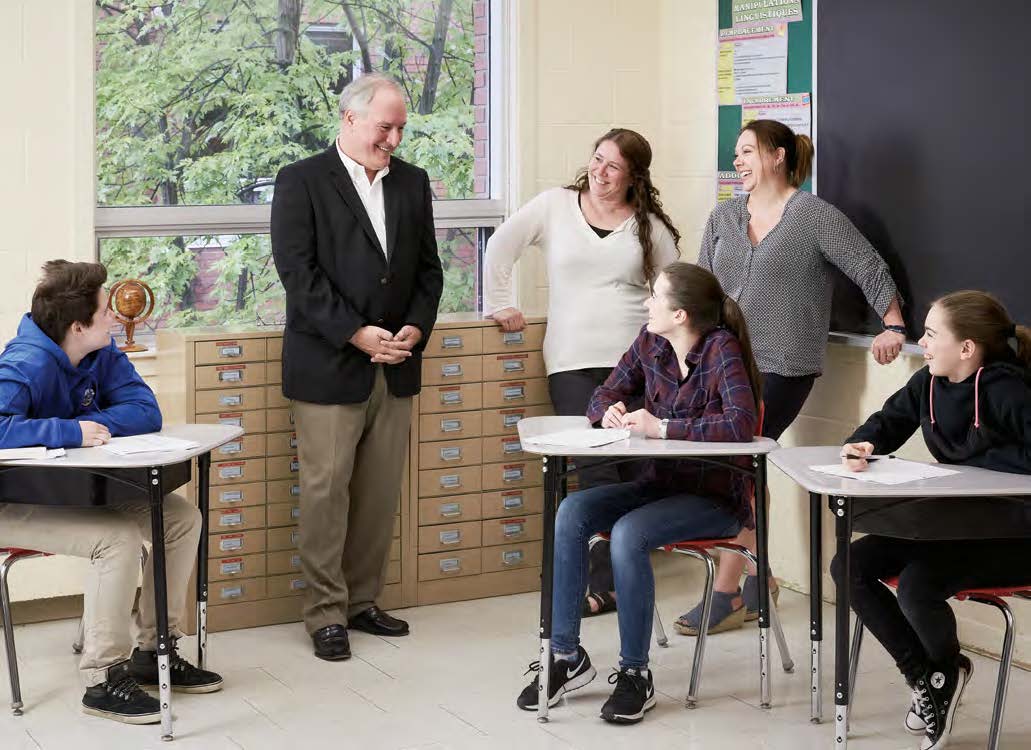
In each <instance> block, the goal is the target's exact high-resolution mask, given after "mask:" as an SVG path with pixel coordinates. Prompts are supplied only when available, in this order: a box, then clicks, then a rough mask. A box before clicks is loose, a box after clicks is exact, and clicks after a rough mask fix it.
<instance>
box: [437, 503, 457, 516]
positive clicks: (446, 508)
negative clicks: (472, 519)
mask: <svg viewBox="0 0 1031 750" xmlns="http://www.w3.org/2000/svg"><path fill="white" fill-rule="evenodd" d="M460 515H462V504H461V503H442V504H441V506H440V516H441V518H454V517H455V516H460Z"/></svg>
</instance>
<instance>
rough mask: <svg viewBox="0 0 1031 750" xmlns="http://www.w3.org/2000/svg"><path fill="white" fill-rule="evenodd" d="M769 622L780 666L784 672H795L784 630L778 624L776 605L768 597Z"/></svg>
mask: <svg viewBox="0 0 1031 750" xmlns="http://www.w3.org/2000/svg"><path fill="white" fill-rule="evenodd" d="M770 621H771V622H772V623H773V635H774V636H775V637H776V639H777V650H778V651H779V652H780V664H781V666H782V667H783V668H784V671H785V672H787V673H788V674H791V673H792V672H794V671H795V662H794V661H792V659H791V652H790V651H789V650H788V642H787V639H786V638H785V637H784V628H783V627H782V626H781V624H780V614H779V613H778V612H777V605H776V604H775V603H774V601H773V597H770Z"/></svg>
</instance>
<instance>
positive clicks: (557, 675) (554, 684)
mask: <svg viewBox="0 0 1031 750" xmlns="http://www.w3.org/2000/svg"><path fill="white" fill-rule="evenodd" d="M540 671H541V663H540V662H539V661H535V662H531V664H530V668H529V669H527V670H526V672H525V674H530V672H536V673H537V675H536V676H535V677H534V678H533V682H531V683H530V684H529V685H527V686H526V687H525V688H523V692H521V693H520V694H519V697H518V698H516V705H517V706H519V708H521V709H523V710H524V711H536V710H537V697H538V696H539V695H540ZM596 674H597V671H596V670H595V669H594V667H593V666H591V657H589V656H588V655H587V652H586V651H584V649H583V646H577V647H576V657H575V658H573V659H571V660H570V659H552V663H551V675H550V680H549V682H548V692H549V693H551V695H550V696H548V708H551V707H552V706H554V705H555V704H556V703H558V702H559V699H560V698H561V697H562V696H563V695H565V694H566V693H569V692H571V691H573V690H577V689H579V688H582V687H583V686H584V685H586V684H587V683H589V682H590V681H591V680H593V679H594V676H595V675H596Z"/></svg>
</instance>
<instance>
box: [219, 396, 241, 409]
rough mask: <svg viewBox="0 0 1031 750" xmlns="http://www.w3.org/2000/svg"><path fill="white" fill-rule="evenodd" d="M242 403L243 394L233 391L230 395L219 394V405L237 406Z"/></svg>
mask: <svg viewBox="0 0 1031 750" xmlns="http://www.w3.org/2000/svg"><path fill="white" fill-rule="evenodd" d="M242 403H243V396H241V395H240V394H239V393H234V394H232V395H231V396H219V397H218V404H219V406H239V405H240V404H242Z"/></svg>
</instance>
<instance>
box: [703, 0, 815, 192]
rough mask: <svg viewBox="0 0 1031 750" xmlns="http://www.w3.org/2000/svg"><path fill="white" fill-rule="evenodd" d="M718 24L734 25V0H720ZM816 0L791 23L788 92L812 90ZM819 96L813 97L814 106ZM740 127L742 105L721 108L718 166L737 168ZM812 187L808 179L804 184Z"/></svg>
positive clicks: (804, 0)
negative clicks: (736, 152)
mask: <svg viewBox="0 0 1031 750" xmlns="http://www.w3.org/2000/svg"><path fill="white" fill-rule="evenodd" d="M718 2H719V27H720V28H721V29H729V28H730V27H731V26H733V25H734V24H733V21H732V15H731V0H718ZM812 11H813V0H802V16H803V18H802V20H801V21H795V22H794V23H789V24H788V90H787V93H789V94H804V93H812V91H813V16H812ZM815 106H816V99H815V97H814V98H813V107H815ZM740 130H741V107H740V106H738V105H731V106H723V107H719V141H718V145H717V152H716V153H717V156H716V163H717V167H716V168H717V169H718V170H720V171H724V172H732V171H733V170H734V144H736V143H737V134H738V132H739V131H740ZM802 187H803V188H804V189H806V190H809V189H810V186H809V182H806V184H805V185H803V186H802Z"/></svg>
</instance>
